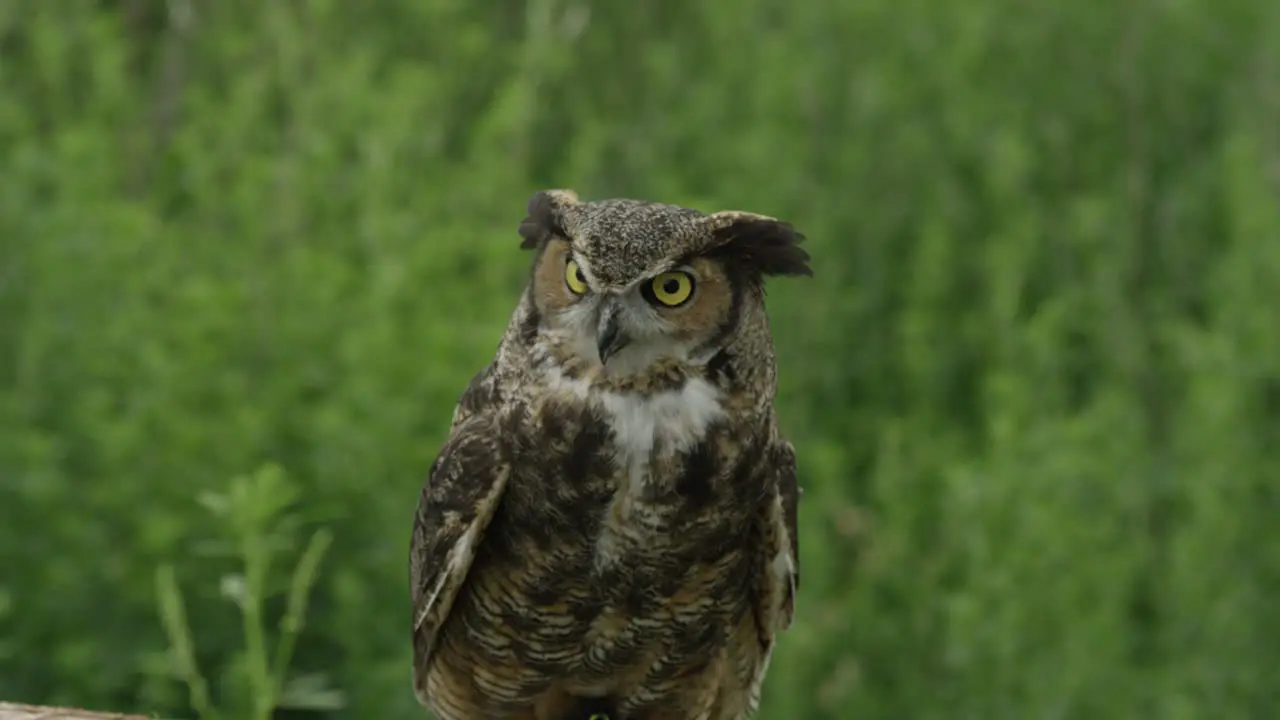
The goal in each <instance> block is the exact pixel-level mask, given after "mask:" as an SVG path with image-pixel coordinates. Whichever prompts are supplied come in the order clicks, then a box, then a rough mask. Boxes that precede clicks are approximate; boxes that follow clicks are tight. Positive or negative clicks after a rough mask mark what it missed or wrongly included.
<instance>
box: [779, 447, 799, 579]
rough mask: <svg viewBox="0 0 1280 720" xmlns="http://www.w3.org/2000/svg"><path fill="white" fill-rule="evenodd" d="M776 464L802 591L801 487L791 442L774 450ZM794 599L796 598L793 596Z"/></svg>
mask: <svg viewBox="0 0 1280 720" xmlns="http://www.w3.org/2000/svg"><path fill="white" fill-rule="evenodd" d="M774 464H775V467H776V468H777V471H778V492H779V493H780V494H781V495H782V513H783V520H784V521H785V522H786V525H787V532H788V533H789V534H790V535H791V558H792V560H793V561H794V562H795V571H794V575H795V583H796V592H799V591H800V533H799V532H797V527H796V526H797V522H798V520H799V518H798V515H797V514H798V505H799V501H800V489H799V487H798V486H797V485H796V453H795V449H794V448H793V447H792V446H791V444H790V443H783V444H781V445H779V446H778V447H777V448H776V449H775V451H774ZM793 601H794V598H793Z"/></svg>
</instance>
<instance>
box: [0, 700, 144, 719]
mask: <svg viewBox="0 0 1280 720" xmlns="http://www.w3.org/2000/svg"><path fill="white" fill-rule="evenodd" d="M0 720H150V718H148V717H147V716H145V715H121V714H119V713H103V712H91V711H89V710H78V709H76V708H60V707H43V706H39V705H19V704H16V703H6V702H0Z"/></svg>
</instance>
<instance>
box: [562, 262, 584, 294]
mask: <svg viewBox="0 0 1280 720" xmlns="http://www.w3.org/2000/svg"><path fill="white" fill-rule="evenodd" d="M564 284H565V285H568V286H569V291H570V292H572V293H573V294H574V295H583V294H585V293H586V292H587V276H586V275H583V274H582V268H580V267H578V261H577V260H570V261H569V262H567V263H565V266H564Z"/></svg>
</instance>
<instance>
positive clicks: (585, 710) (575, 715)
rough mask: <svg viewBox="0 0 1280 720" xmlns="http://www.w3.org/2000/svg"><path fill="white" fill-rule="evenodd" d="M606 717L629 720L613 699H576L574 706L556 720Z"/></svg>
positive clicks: (589, 719) (586, 719)
mask: <svg viewBox="0 0 1280 720" xmlns="http://www.w3.org/2000/svg"><path fill="white" fill-rule="evenodd" d="M600 716H604V719H605V720H627V719H626V718H625V717H623V716H622V714H621V710H619V708H618V701H617V700H614V699H613V698H575V699H574V701H573V704H572V705H571V706H570V707H568V708H566V709H565V712H564V714H563V715H561V716H560V717H558V718H556V719H555V720H593V718H598V717H600Z"/></svg>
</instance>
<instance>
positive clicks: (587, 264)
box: [533, 239, 734, 375]
mask: <svg viewBox="0 0 1280 720" xmlns="http://www.w3.org/2000/svg"><path fill="white" fill-rule="evenodd" d="M733 296H734V289H733V286H732V280H731V278H730V276H729V273H728V272H727V268H726V267H725V266H724V264H723V263H721V262H719V261H717V260H715V259H712V258H709V257H692V258H688V259H687V260H685V261H674V262H665V261H664V262H661V263H657V264H655V265H653V266H651V267H642V268H638V269H637V271H636V272H635V273H629V274H626V275H623V276H621V277H616V278H612V281H610V279H606V278H605V277H602V273H597V272H596V271H595V266H594V265H593V263H592V259H591V257H590V255H589V254H588V253H586V252H583V251H582V250H581V249H575V248H574V247H573V245H572V244H571V243H569V242H567V241H565V240H562V239H553V240H551V241H550V242H549V243H548V244H547V246H546V248H545V249H544V250H543V252H542V253H541V255H540V257H539V258H538V260H537V265H536V270H535V272H534V277H533V297H534V302H535V305H536V307H537V309H538V313H539V317H540V319H541V325H540V328H539V332H540V333H542V334H544V335H546V336H548V337H549V338H551V339H554V340H557V341H559V343H558V344H561V345H562V346H563V347H567V348H568V349H569V350H570V351H571V352H573V353H574V354H575V355H576V356H577V358H578V359H579V360H582V361H584V362H587V363H588V364H599V365H601V366H603V368H604V371H605V373H606V374H610V375H612V374H632V373H637V372H641V371H643V370H644V369H646V368H648V367H650V366H651V365H653V363H655V362H657V361H659V360H663V359H672V360H680V361H686V362H692V363H700V362H703V361H705V359H706V358H707V357H710V356H711V355H714V354H715V352H716V351H718V350H719V347H718V344H717V342H716V340H717V338H718V337H721V339H723V338H722V336H723V334H724V330H725V328H726V327H727V323H728V322H729V320H730V314H731V311H732V309H733Z"/></svg>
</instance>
